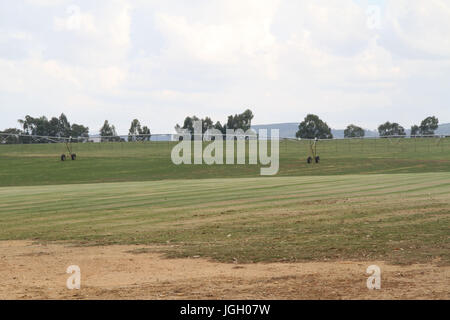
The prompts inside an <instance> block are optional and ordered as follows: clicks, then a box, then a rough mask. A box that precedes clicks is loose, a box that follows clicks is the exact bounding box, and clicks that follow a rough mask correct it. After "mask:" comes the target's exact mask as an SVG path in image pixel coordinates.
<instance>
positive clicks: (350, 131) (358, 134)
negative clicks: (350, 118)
mask: <svg viewBox="0 0 450 320" xmlns="http://www.w3.org/2000/svg"><path fill="white" fill-rule="evenodd" d="M365 135H366V132H365V131H364V129H363V128H361V127H358V126H355V125H354V124H350V125H348V126H347V128H346V129H345V130H344V137H345V138H362V137H364V136H365Z"/></svg>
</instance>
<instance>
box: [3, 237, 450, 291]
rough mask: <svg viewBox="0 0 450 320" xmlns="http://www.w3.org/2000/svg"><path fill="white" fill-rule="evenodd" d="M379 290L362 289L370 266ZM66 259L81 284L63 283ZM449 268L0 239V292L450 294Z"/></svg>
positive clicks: (433, 265)
mask: <svg viewBox="0 0 450 320" xmlns="http://www.w3.org/2000/svg"><path fill="white" fill-rule="evenodd" d="M373 264H375V265H378V266H379V267H380V268H381V289H380V290H368V289H367V287H366V280H367V277H368V276H369V275H367V274H366V269H367V267H368V266H369V265H373ZM69 265H78V266H79V267H80V269H81V289H80V290H76V289H75V290H69V289H67V287H66V281H67V278H68V277H69V276H70V275H69V274H67V273H66V269H67V267H68V266H69ZM449 298H450V267H449V266H437V265H436V264H434V263H433V264H417V265H410V266H397V265H388V264H386V263H384V262H382V261H340V262H310V263H258V264H225V263H217V262H213V261H209V260H206V259H203V258H201V257H192V258H186V259H166V258H164V257H163V256H162V255H161V254H160V253H158V248H156V247H148V246H105V247H75V246H71V245H62V244H48V245H43V244H36V243H33V242H31V241H3V242H0V299H449Z"/></svg>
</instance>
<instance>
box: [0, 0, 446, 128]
mask: <svg viewBox="0 0 450 320" xmlns="http://www.w3.org/2000/svg"><path fill="white" fill-rule="evenodd" d="M26 3H28V4H27V5H28V6H29V9H30V15H29V16H24V17H20V18H22V19H9V18H8V17H9V16H13V12H14V10H13V6H14V4H10V5H9V6H7V7H1V8H0V105H2V106H3V105H11V104H13V105H14V106H15V107H14V108H9V109H8V111H7V112H6V113H4V114H3V117H2V119H0V128H2V127H7V126H14V125H15V119H17V118H19V117H22V116H23V115H25V114H27V113H31V114H47V115H49V116H50V115H55V114H58V113H60V112H65V113H67V114H68V115H69V116H70V115H71V114H72V115H73V116H74V117H75V118H76V119H75V120H76V121H78V122H85V123H86V124H88V125H89V126H90V127H91V128H94V129H95V128H97V127H99V126H100V125H101V123H102V122H103V120H104V119H105V118H108V119H109V120H110V121H112V122H113V123H114V124H115V125H116V127H118V129H119V131H121V132H125V131H126V130H127V128H128V126H129V121H131V119H133V118H136V117H137V118H140V119H141V120H142V121H143V122H146V124H148V123H149V124H150V126H151V128H152V131H153V132H164V131H165V132H167V131H172V129H173V126H174V125H175V123H176V122H178V123H180V122H182V121H183V118H184V117H185V116H187V115H192V114H197V115H198V116H211V117H212V118H213V119H214V120H221V121H223V120H225V119H226V116H227V115H229V114H232V113H237V112H241V111H242V110H243V109H244V108H247V107H250V108H252V109H253V111H254V113H255V114H256V117H255V122H257V123H264V122H267V123H268V122H284V121H288V122H292V121H300V120H301V119H302V118H303V117H304V115H305V114H306V113H310V112H317V113H319V115H320V116H322V117H324V118H325V120H326V121H327V122H328V123H329V124H331V125H332V126H335V127H342V126H344V125H346V124H347V122H355V123H357V124H361V125H363V126H365V127H372V128H375V127H376V125H377V124H378V123H379V122H381V121H386V120H388V119H389V118H391V120H398V121H404V122H406V123H403V125H405V126H409V125H410V124H411V123H412V122H417V121H418V120H420V119H421V118H424V117H425V116H427V115H428V114H430V113H435V114H436V115H437V116H439V117H440V118H441V121H450V111H449V108H448V103H449V101H450V92H449V90H448V85H447V83H450V38H449V37H448V34H449V32H450V10H449V4H448V3H447V2H445V1H442V0H430V1H419V0H414V1H406V0H397V1H392V2H387V3H386V7H385V8H383V10H382V24H381V27H382V28H381V30H371V29H369V28H367V16H366V9H367V8H366V6H364V5H361V4H357V3H356V1H352V0H341V1H325V0H317V1H308V2H300V1H293V0H292V1H291V0H284V1H283V0H263V1H262V0H260V1H257V0H240V1H238V0H226V1H225V0H223V1H221V0H217V1H209V0H197V1H194V2H189V3H185V2H169V1H162V0H161V1H160V0H154V1H125V0H114V1H108V2H95V4H94V3H93V2H91V1H83V0H81V1H73V2H71V1H57V0H53V1H52V0H40V1H38V2H31V1H30V2H26ZM0 6H1V5H0ZM31 9H32V10H31ZM8 10H13V11H8ZM31 101H32V103H31ZM30 103H31V104H30ZM30 105H31V106H32V107H31V106H30ZM84 119H86V120H84ZM446 119H447V120H446ZM75 120H74V121H75Z"/></svg>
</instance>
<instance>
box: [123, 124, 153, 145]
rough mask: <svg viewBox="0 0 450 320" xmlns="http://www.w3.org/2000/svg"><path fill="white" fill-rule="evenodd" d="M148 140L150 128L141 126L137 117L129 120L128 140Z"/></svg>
mask: <svg viewBox="0 0 450 320" xmlns="http://www.w3.org/2000/svg"><path fill="white" fill-rule="evenodd" d="M146 140H148V141H149V140H150V129H149V128H148V127H147V126H144V127H141V123H140V122H139V120H138V119H134V120H133V121H132V122H131V126H130V130H129V131H128V141H146Z"/></svg>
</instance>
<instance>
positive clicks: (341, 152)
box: [0, 138, 450, 186]
mask: <svg viewBox="0 0 450 320" xmlns="http://www.w3.org/2000/svg"><path fill="white" fill-rule="evenodd" d="M174 145H175V142H146V143H143V142H140V143H88V144H73V148H74V152H75V153H76V154H77V155H78V158H77V160H76V161H66V162H61V161H60V160H59V157H60V155H61V154H62V153H64V152H65V146H64V145H62V144H40V145H37V144H34V145H0V186H29V185H54V184H72V183H99V182H126V181H152V180H166V179H205V178H237V177H239V178H243V177H259V175H260V168H259V166H255V165H251V166H249V165H212V166H209V165H206V164H204V165H180V166H177V165H174V164H172V162H171V160H170V153H171V150H172V148H173V146H174ZM318 153H319V155H320V156H321V159H322V160H321V164H320V165H307V164H306V158H307V156H308V154H309V142H308V141H282V142H281V143H280V170H279V172H278V176H311V175H341V174H374V173H416V172H450V138H445V139H427V138H425V139H392V140H391V139H365V140H358V139H356V140H330V141H322V142H320V143H319V144H318Z"/></svg>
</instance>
